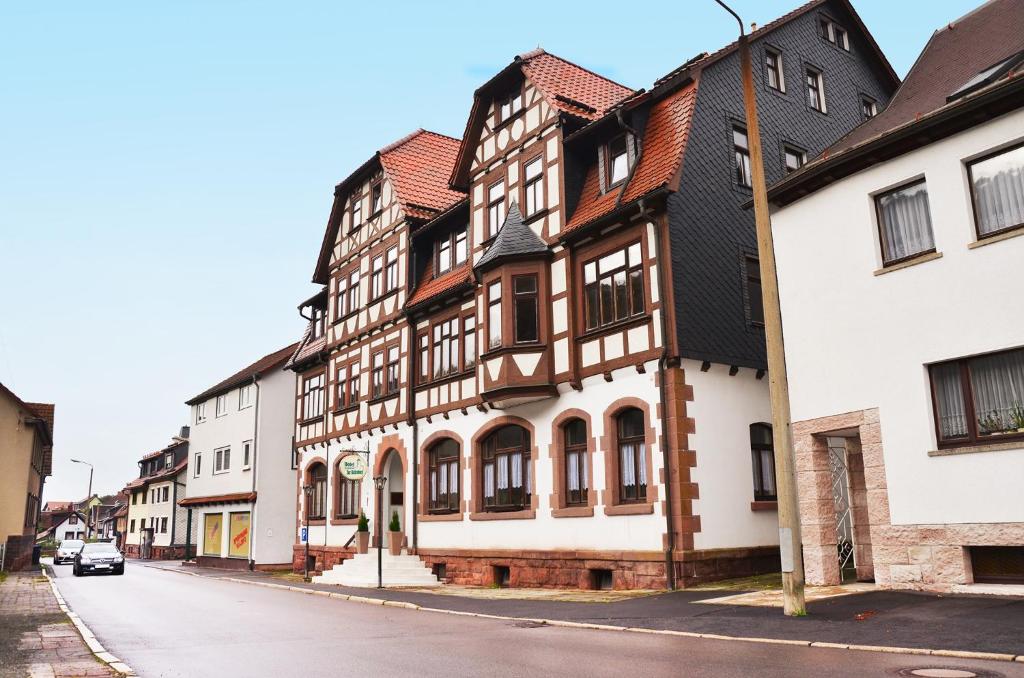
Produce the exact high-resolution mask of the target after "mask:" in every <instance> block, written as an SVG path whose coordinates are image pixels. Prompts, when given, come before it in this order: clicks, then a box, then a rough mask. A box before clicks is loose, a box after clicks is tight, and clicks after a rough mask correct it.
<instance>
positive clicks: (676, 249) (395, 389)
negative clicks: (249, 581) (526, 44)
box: [293, 0, 897, 588]
mask: <svg viewBox="0 0 1024 678" xmlns="http://www.w3.org/2000/svg"><path fill="white" fill-rule="evenodd" d="M751 41H752V49H753V51H754V54H755V55H756V58H757V59H758V61H759V62H760V63H761V64H762V68H760V69H758V73H757V79H758V81H759V91H758V97H759V103H760V105H761V107H762V120H763V124H764V125H765V127H766V129H765V130H764V138H765V142H764V143H765V147H766V149H769V150H766V153H765V155H766V159H767V162H768V164H769V168H768V173H769V177H770V178H772V177H781V176H782V175H783V174H784V173H785V172H786V171H787V168H788V167H790V166H791V165H795V164H799V163H800V162H802V160H803V158H805V157H807V154H815V153H818V152H820V151H821V150H822V149H823V148H824V147H826V146H827V145H828V144H829V143H831V142H833V141H835V140H836V139H838V138H839V137H841V136H842V135H843V134H845V133H846V132H848V131H849V130H850V129H852V128H853V127H854V126H856V124H857V123H858V122H859V121H860V120H861V119H862V118H861V116H862V115H864V110H865V109H864V106H863V102H864V101H865V100H866V99H865V97H869V98H870V100H871V101H872V102H874V106H875V107H876V108H877V109H880V108H882V107H884V105H885V103H886V102H887V101H888V98H889V96H890V95H891V94H892V92H893V90H894V89H895V86H896V84H897V79H896V77H895V75H894V74H893V72H892V69H891V68H890V66H889V65H888V63H887V62H886V60H885V58H884V56H882V54H881V53H880V51H879V50H878V48H877V46H876V45H875V43H874V41H873V40H872V39H871V37H870V35H869V34H868V32H867V30H866V29H865V28H864V26H863V24H862V23H861V22H860V19H859V18H858V16H857V15H856V13H855V12H854V11H853V8H852V7H851V6H850V5H849V3H848V2H845V1H844V0H816V1H814V2H811V3H809V4H807V5H805V6H803V7H802V8H800V9H799V10H796V11H794V12H792V13H791V14H789V15H787V16H785V17H783V18H782V19H780V20H779V21H776V22H773V23H771V24H768V25H766V26H764V27H763V28H761V29H759V30H757V31H756V32H755V33H754V34H753V35H752V36H751ZM737 61H738V55H737V53H736V48H735V45H730V46H728V47H726V48H724V49H722V50H719V51H718V52H715V53H714V54H708V53H703V54H701V55H699V56H698V57H696V58H694V59H691V60H690V61H688V62H686V63H685V64H684V65H683V66H681V67H680V68H678V69H676V70H674V71H673V72H672V73H670V74H668V75H667V76H665V77H664V78H661V79H659V80H658V81H657V82H656V83H655V84H654V86H653V87H652V88H650V90H641V91H636V90H633V89H631V88H629V87H626V86H624V85H621V84H618V83H616V82H613V81H612V80H610V79H608V78H605V77H603V76H600V75H598V74H596V73H593V72H591V71H589V70H587V69H584V68H582V67H580V66H577V65H575V64H573V63H570V62H568V61H566V60H564V59H561V58H559V57H557V56H554V55H552V54H549V53H547V52H545V51H543V50H539V49H538V50H535V51H533V52H529V53H527V54H523V55H521V56H519V57H516V58H515V59H514V60H513V61H512V62H511V63H510V64H509V65H508V66H506V67H505V68H504V69H502V70H501V71H500V72H499V73H497V74H496V75H495V76H494V77H492V78H491V79H490V80H488V81H487V82H486V83H484V84H483V85H482V86H481V87H480V88H478V89H477V90H476V92H475V94H474V97H473V104H472V108H471V111H470V114H469V119H468V122H467V124H466V128H465V132H464V135H463V138H462V140H461V141H460V140H453V139H447V138H444V137H439V136H437V135H430V133H427V132H418V133H416V134H415V135H413V136H411V137H409V138H407V139H405V140H403V141H402V142H399V143H398V144H395V145H393V146H391V147H389V148H387V149H384V150H382V151H381V152H380V153H378V154H377V156H375V157H374V158H373V159H371V160H370V161H368V162H367V163H366V164H364V165H363V166H362V167H361V168H360V169H359V170H357V171H356V172H355V173H354V174H353V175H352V176H351V177H350V178H349V179H347V180H346V181H345V182H343V183H342V184H340V185H339V186H338V189H337V190H336V193H335V203H334V208H333V210H332V214H331V218H330V221H329V223H328V228H327V235H326V238H325V241H324V246H323V248H322V250H321V256H320V260H319V262H318V265H317V269H316V275H315V276H314V282H315V283H317V284H319V285H321V286H322V289H321V291H320V293H319V294H318V295H317V296H315V297H313V298H312V299H311V300H310V301H309V302H307V303H306V305H305V309H306V311H304V312H305V316H306V317H307V318H308V319H309V320H310V327H309V329H308V330H307V335H306V337H305V339H304V340H303V343H302V344H301V345H300V348H299V349H298V351H297V352H296V355H295V357H293V363H294V365H295V367H294V369H296V371H298V372H299V374H300V375H301V378H300V380H299V384H298V386H297V390H296V412H297V416H296V466H297V469H298V473H297V477H296V485H297V487H296V489H297V492H296V496H297V498H298V500H299V502H300V508H301V509H302V510H300V520H302V519H303V516H304V517H305V518H307V519H308V520H309V525H310V530H309V552H310V554H311V563H310V565H311V566H312V567H313V568H314V569H320V570H323V571H325V574H324V580H325V581H331V580H332V578H333V573H332V571H331V568H332V567H334V566H335V565H336V563H338V562H339V561H341V560H344V559H346V558H347V557H348V555H349V554H350V553H351V548H350V547H349V544H350V543H351V538H352V534H353V530H354V528H355V521H356V517H357V514H358V512H359V510H360V509H362V510H364V511H365V512H366V514H367V515H368V516H370V517H371V519H375V515H376V509H377V505H376V503H375V499H374V495H373V491H372V484H371V483H369V482H363V483H362V484H361V485H360V484H358V483H356V482H355V481H350V480H345V479H344V478H343V477H342V476H341V474H340V473H339V472H338V469H337V466H336V465H337V463H338V461H340V459H341V458H342V457H343V456H345V455H346V454H347V453H351V452H354V451H362V452H364V453H367V454H368V457H369V460H370V464H371V467H372V470H371V474H372V475H374V476H382V477H386V478H387V487H386V490H385V491H384V493H383V497H382V500H383V504H384V505H383V509H384V511H383V515H384V522H387V519H388V517H389V516H390V515H391V512H392V511H393V510H397V511H398V514H399V516H400V521H401V526H402V528H403V532H404V534H405V543H406V546H407V548H408V549H409V551H410V552H411V553H415V554H416V555H418V556H419V557H420V558H421V559H422V560H423V561H424V562H425V563H426V564H428V565H430V566H431V567H432V569H433V570H434V573H435V574H436V575H437V576H438V577H441V578H445V579H447V580H448V581H453V582H458V583H472V584H495V583H496V584H499V585H500V584H510V585H518V586H570V587H582V588H593V587H605V586H610V587H615V588H634V587H635V588H655V587H664V586H666V585H668V586H673V585H685V584H689V583H694V582H698V581H702V580H707V579H711V578H716V577H723V576H731V575H740V574H748V573H755V572H759V571H766V570H770V569H775V568H777V566H778V562H777V559H778V555H777V552H778V549H777V543H778V536H777V535H778V532H777V521H776V515H775V512H774V508H775V504H774V500H775V482H774V464H773V461H772V454H771V431H770V426H769V425H768V424H767V423H766V422H769V421H770V419H771V418H770V408H769V400H768V387H767V380H766V379H764V375H765V370H766V364H765V357H764V337H763V324H762V320H763V316H762V314H761V311H760V283H759V280H758V277H757V271H758V267H757V259H756V252H757V249H756V241H755V238H754V229H753V217H752V215H751V214H750V213H749V211H748V210H746V209H745V204H746V203H748V202H749V201H750V198H751V193H750V186H749V185H750V167H749V156H748V155H747V153H746V136H745V130H744V128H743V124H742V121H743V106H742V94H741V88H740V81H739V71H738V64H737ZM815 97H817V98H815ZM442 139H443V142H442V141H441V140H442ZM428 140H429V142H430V143H431V145H432V146H438V147H443V148H444V152H441V151H440V148H432V149H431V152H429V153H421V152H419V150H418V149H419V148H420V147H424V146H426V144H427V142H428ZM775 150H777V153H775V152H774V151H775ZM399 152H400V153H401V156H402V158H403V159H406V160H408V162H407V163H405V164H400V163H398V162H397V161H396V160H392V159H390V158H389V155H393V154H397V153H399ZM414 176H415V177H416V179H417V180H416V181H413V180H412V177H414ZM403 179H404V183H405V184H407V185H403ZM378 185H379V186H380V189H376V188H374V187H375V186H378ZM413 188H415V189H416V191H415V197H413V193H414V191H413V190H412V189H413ZM377 195H379V196H380V200H379V201H377V199H376V198H375V196H377ZM353 215H356V216H355V217H354V216H353ZM356 217H359V218H361V219H362V222H359V220H358V219H357V218H356ZM385 217H386V218H385ZM371 218H375V219H377V220H378V222H376V223H371V222H370V221H368V220H369V219H371ZM390 248H394V251H395V255H394V259H390V258H389V255H388V253H389V252H390V251H391V250H390ZM378 260H379V263H378ZM393 260H396V261H397V262H398V263H397V270H396V271H395V273H394V274H393V277H391V276H390V274H389V273H388V272H387V271H388V269H387V266H388V264H389V262H391V261H393ZM378 271H383V273H382V274H379V273H378ZM375 274H377V275H378V276H382V277H379V279H378V280H379V281H375V279H374V278H373V276H374V275H375ZM391 280H394V285H395V286H396V288H392V287H391V286H390V285H391V283H390V282H388V281H391ZM353 287H355V289H356V293H355V294H354V295H353V294H352V293H351V292H352V289H353ZM388 295H394V300H393V302H391V303H390V304H388V305H385V304H387V302H388V300H389V296H388ZM752 478H753V481H752V480H751V479H752ZM376 522H379V521H376ZM380 527H381V526H380V525H372V529H374V530H376V529H379V528H380ZM297 534H300V532H299V531H297ZM304 553H305V545H303V544H297V547H296V559H295V564H296V566H301V565H302V564H303V563H302V559H301V558H302V554H304ZM339 567H340V568H344V567H345V565H344V564H342V565H341V566H339ZM336 571H337V570H334V572H336Z"/></svg>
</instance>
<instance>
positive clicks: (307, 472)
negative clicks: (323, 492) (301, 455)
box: [299, 457, 330, 527]
mask: <svg viewBox="0 0 1024 678" xmlns="http://www.w3.org/2000/svg"><path fill="white" fill-rule="evenodd" d="M318 463H319V464H323V465H324V466H327V460H326V459H324V458H323V457H312V458H311V459H310V460H309V462H307V463H306V467H305V469H303V471H302V482H301V483H299V496H300V501H301V502H302V513H301V515H300V518H301V520H302V525H304V526H305V525H309V526H310V527H315V526H319V525H326V524H327V519H326V518H307V511H308V510H309V506H308V505H307V504H308V502H307V501H306V493H305V491H304V490H303V489H302V487H303V486H304V485H309V484H310V483H311V482H312V474H311V471H312V469H313V467H314V466H315V465H316V464H318ZM327 482H328V483H330V477H328V478H327ZM327 489H328V490H330V487H328V488H327ZM325 499H327V500H330V497H329V496H328V497H325Z"/></svg>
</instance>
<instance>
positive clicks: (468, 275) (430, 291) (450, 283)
mask: <svg viewBox="0 0 1024 678" xmlns="http://www.w3.org/2000/svg"><path fill="white" fill-rule="evenodd" d="M472 279H473V276H472V272H471V271H470V268H469V263H464V264H462V265H460V266H457V267H455V268H453V269H452V270H450V271H448V272H447V273H444V274H442V275H439V276H438V277H436V278H435V277H434V261H433V257H431V258H430V261H428V262H427V266H426V268H425V270H424V271H423V275H422V276H420V283H419V285H417V286H416V291H415V292H413V294H412V296H411V297H409V301H407V302H406V304H405V305H406V308H412V307H414V306H419V305H420V304H423V303H426V302H428V301H430V300H431V299H435V298H437V297H439V296H441V295H442V294H445V293H446V292H450V291H452V290H454V289H456V288H458V287H461V286H462V285H466V284H469V283H470V282H471V281H472Z"/></svg>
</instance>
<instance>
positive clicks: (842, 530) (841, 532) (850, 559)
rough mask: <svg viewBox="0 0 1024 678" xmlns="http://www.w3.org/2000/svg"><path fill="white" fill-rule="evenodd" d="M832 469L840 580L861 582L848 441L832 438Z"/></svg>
mask: <svg viewBox="0 0 1024 678" xmlns="http://www.w3.org/2000/svg"><path fill="white" fill-rule="evenodd" d="M827 442H828V466H829V475H830V476H831V480H832V504H833V506H834V507H835V522H836V556H837V557H838V558H839V580H840V581H841V582H842V583H844V584H845V583H846V582H850V581H855V580H856V579H857V559H856V556H855V555H854V533H853V498H852V496H851V492H850V467H849V455H848V454H847V449H846V440H845V439H844V438H839V437H833V436H829V437H828V439H827Z"/></svg>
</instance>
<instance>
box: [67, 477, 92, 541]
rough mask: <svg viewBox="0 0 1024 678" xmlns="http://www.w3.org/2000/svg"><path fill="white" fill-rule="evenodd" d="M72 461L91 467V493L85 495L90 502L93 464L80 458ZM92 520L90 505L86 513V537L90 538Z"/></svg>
mask: <svg viewBox="0 0 1024 678" xmlns="http://www.w3.org/2000/svg"><path fill="white" fill-rule="evenodd" d="M71 461H73V462H74V463H76V464H85V465H86V466H88V467H89V493H88V494H87V495H85V501H86V503H87V504H88V502H89V500H90V499H92V471H93V468H92V464H90V463H89V462H87V461H82V460H80V459H72V460H71ZM91 520H92V508H91V507H89V508H88V509H87V511H86V514H85V538H86V539H90V538H91V537H92V523H91Z"/></svg>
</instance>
